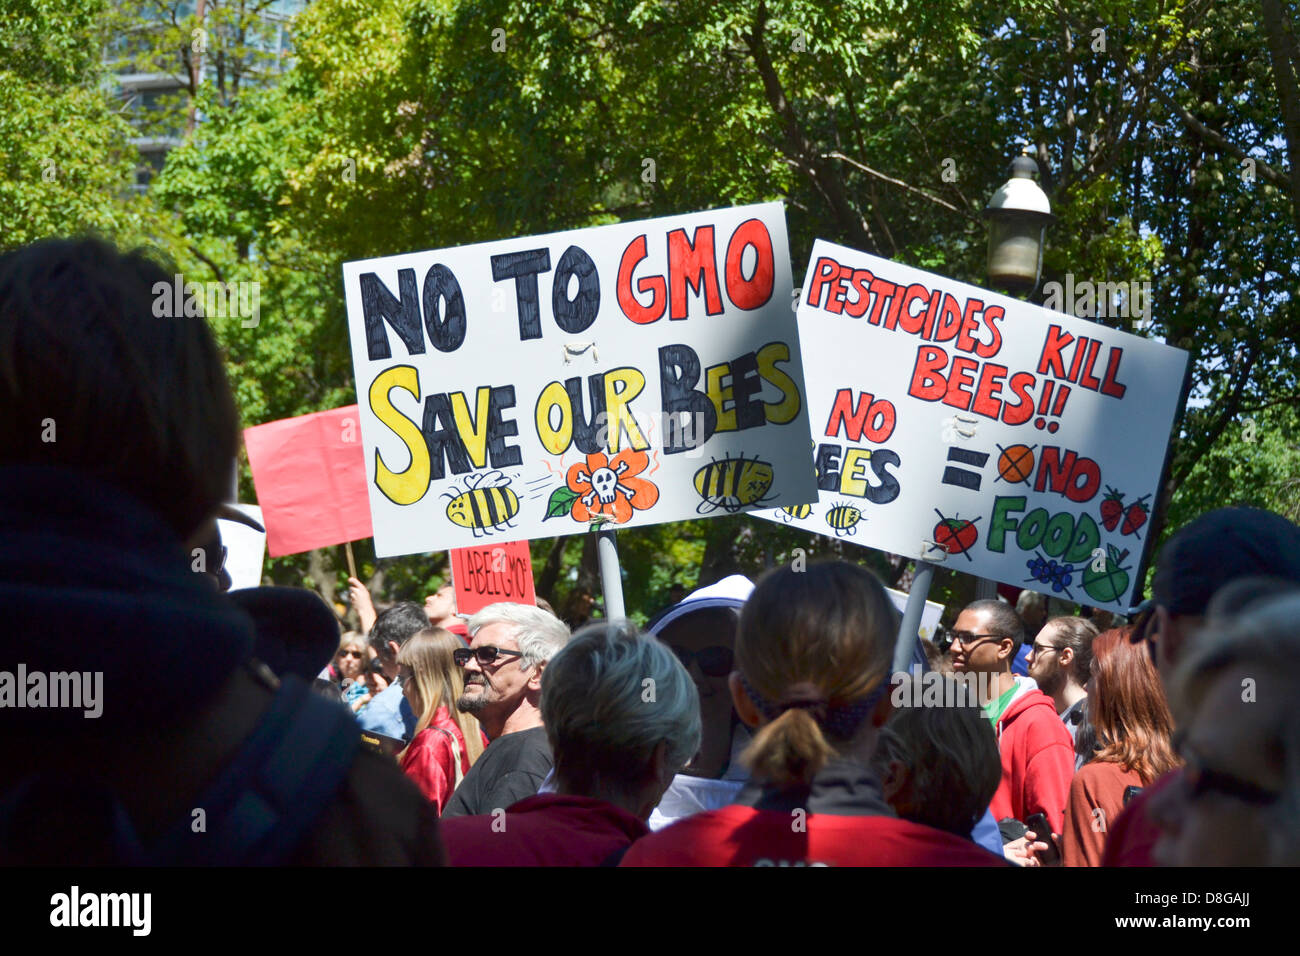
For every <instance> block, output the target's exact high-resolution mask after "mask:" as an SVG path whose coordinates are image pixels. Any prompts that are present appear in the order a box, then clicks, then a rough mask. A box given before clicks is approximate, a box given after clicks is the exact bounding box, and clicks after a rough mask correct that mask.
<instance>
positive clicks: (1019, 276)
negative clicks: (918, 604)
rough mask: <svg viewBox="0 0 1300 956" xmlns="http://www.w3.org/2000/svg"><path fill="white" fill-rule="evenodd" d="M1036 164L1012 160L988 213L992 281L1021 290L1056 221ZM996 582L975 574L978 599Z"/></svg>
mask: <svg viewBox="0 0 1300 956" xmlns="http://www.w3.org/2000/svg"><path fill="white" fill-rule="evenodd" d="M1037 175H1038V164H1037V163H1036V162H1034V160H1033V159H1032V158H1031V157H1030V155H1029V149H1028V147H1026V148H1025V151H1024V152H1023V153H1022V154H1021V155H1020V156H1017V157H1016V158H1015V159H1013V160H1012V161H1011V178H1010V179H1008V180H1007V181H1006V182H1005V183H1003V184H1002V185H1001V186H1000V187H999V188H998V191H997V192H995V193H994V194H993V198H992V199H990V200H989V204H988V207H987V208H986V209H985V210H984V218H985V219H987V220H988V222H989V263H988V273H989V284H990V285H996V286H1001V287H1002V288H1004V289H1007V290H1009V291H1012V292H1014V293H1016V294H1017V295H1022V294H1023V295H1029V294H1030V293H1032V292H1033V291H1034V289H1036V288H1038V280H1039V278H1041V276H1042V272H1043V245H1044V241H1043V238H1044V233H1045V232H1046V230H1047V227H1048V226H1049V225H1050V224H1051V223H1053V222H1054V221H1055V220H1056V217H1055V216H1053V215H1052V204H1051V203H1050V202H1049V201H1048V199H1047V194H1046V193H1045V192H1043V191H1042V189H1040V188H1039V186H1038V183H1037V182H1035V181H1034V177H1035V176H1037ZM997 594H998V591H997V583H996V582H994V581H990V580H988V579H987V578H977V579H976V582H975V599H976V600H979V601H982V600H987V599H990V598H996V597H997Z"/></svg>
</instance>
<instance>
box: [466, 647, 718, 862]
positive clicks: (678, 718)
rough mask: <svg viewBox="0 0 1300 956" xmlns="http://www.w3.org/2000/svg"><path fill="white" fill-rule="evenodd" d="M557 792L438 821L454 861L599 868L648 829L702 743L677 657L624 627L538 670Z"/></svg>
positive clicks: (689, 686)
mask: <svg viewBox="0 0 1300 956" xmlns="http://www.w3.org/2000/svg"><path fill="white" fill-rule="evenodd" d="M540 706H541V716H542V723H543V725H544V726H545V727H546V736H547V739H548V740H549V741H550V746H551V753H552V755H553V757H554V760H555V792H554V793H539V794H537V795H536V796H533V797H526V798H525V799H523V800H520V801H518V802H517V803H514V804H513V805H511V806H510V807H508V808H506V809H504V810H502V809H498V810H495V811H493V812H492V813H488V814H482V815H471V816H460V817H449V818H444V819H443V821H442V836H443V842H444V844H445V845H446V847H447V859H448V861H449V862H450V863H451V864H452V865H453V866H599V865H601V864H609V863H613V862H614V861H615V860H617V858H618V857H619V856H621V854H622V853H623V852H624V851H625V850H626V849H627V847H628V846H629V844H631V843H632V841H634V840H636V839H638V838H640V837H642V836H644V835H645V834H646V833H649V832H650V831H649V827H648V826H647V825H646V821H647V819H649V817H650V812H651V811H652V810H653V809H654V808H655V807H656V806H657V805H658V803H659V801H660V799H661V798H662V797H663V794H664V791H665V790H666V789H667V788H668V784H669V783H670V782H671V781H672V779H673V776H674V775H675V774H676V773H677V772H678V771H680V770H681V769H682V768H683V767H684V766H686V762H687V761H688V760H690V759H691V757H692V756H694V754H695V753H696V751H698V750H699V747H700V701H699V695H698V694H697V692H696V690H695V682H694V681H693V680H692V679H691V676H690V674H688V673H687V671H686V668H685V667H684V666H683V665H682V663H681V661H679V660H678V659H677V655H676V654H674V653H673V652H672V651H670V650H669V649H668V647H667V646H666V645H664V644H662V643H660V642H659V641H657V640H655V639H654V638H652V637H646V636H642V635H639V634H638V633H637V632H636V629H635V628H634V627H633V626H632V625H630V624H628V623H626V622H619V623H615V624H607V623H605V622H601V623H598V624H593V625H589V626H588V627H585V628H583V629H582V630H581V631H579V632H578V633H577V634H575V635H574V636H573V638H572V639H571V640H570V641H569V642H568V644H567V645H565V647H564V649H563V650H561V651H560V652H559V653H557V654H556V655H555V656H554V657H553V658H551V660H550V662H549V663H548V664H547V665H546V670H545V671H544V672H543V674H542V694H541V704H540Z"/></svg>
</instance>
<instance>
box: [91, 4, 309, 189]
mask: <svg viewBox="0 0 1300 956" xmlns="http://www.w3.org/2000/svg"><path fill="white" fill-rule="evenodd" d="M309 2H310V0H273V2H272V3H270V4H269V5H268V6H266V7H265V8H263V9H261V10H257V11H252V10H250V9H249V7H250V6H251V4H250V2H249V0H170V2H168V0H134V2H131V3H126V4H122V5H121V6H119V8H118V15H119V18H120V23H121V26H120V28H119V29H118V30H117V31H116V33H115V35H114V37H113V39H112V41H111V42H110V43H109V44H108V47H107V49H106V51H105V65H106V67H107V72H108V73H109V74H110V76H111V78H112V87H113V88H112V90H111V95H113V96H115V97H116V98H117V99H118V100H119V101H120V102H121V103H122V106H123V109H124V111H125V112H126V114H127V116H128V118H129V120H130V123H131V125H132V126H133V127H134V129H135V131H136V135H135V136H134V137H133V138H132V140H131V142H132V144H133V145H134V146H135V147H136V149H138V150H139V151H140V164H139V165H138V167H137V169H136V179H135V188H136V189H137V190H141V191H143V190H144V189H146V188H148V185H149V182H150V181H151V180H152V179H153V177H154V176H155V175H157V174H158V173H159V172H160V171H161V170H162V168H163V163H164V162H165V161H166V159H167V153H168V152H169V151H170V150H171V149H172V148H173V147H175V146H179V145H180V143H181V141H182V139H183V137H184V136H185V132H186V130H187V128H189V127H190V126H191V125H192V124H193V123H198V122H202V119H203V117H202V115H201V114H200V113H198V112H197V111H196V110H195V109H194V106H193V104H192V103H191V97H190V94H189V91H190V86H191V77H192V75H193V72H194V71H197V72H198V74H199V77H198V84H199V85H200V86H202V85H204V84H207V85H210V86H212V87H213V88H215V89H216V91H217V93H218V95H219V96H222V97H224V98H225V99H226V100H227V101H230V100H232V99H233V98H234V97H235V96H236V95H237V92H238V91H241V90H246V89H248V88H250V87H256V86H260V85H264V84H266V83H269V82H274V80H275V78H276V77H278V76H279V75H280V74H281V73H283V72H284V71H285V70H286V69H288V68H289V66H290V64H291V63H292V45H291V41H290V36H289V26H290V21H291V20H292V19H293V17H294V16H295V15H297V14H298V13H300V12H301V11H302V10H303V9H304V8H305V7H306V6H307V4H308V3H309Z"/></svg>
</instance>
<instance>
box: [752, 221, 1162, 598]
mask: <svg viewBox="0 0 1300 956" xmlns="http://www.w3.org/2000/svg"><path fill="white" fill-rule="evenodd" d="M798 318H799V337H800V340H801V342H802V343H803V349H804V368H805V370H806V373H807V377H808V382H809V388H810V392H809V396H808V405H809V414H810V415H811V417H812V421H813V432H814V435H815V438H814V444H813V461H814V465H815V468H816V472H817V486H818V489H819V494H818V497H817V499H816V500H815V501H813V499H811V498H810V499H809V501H813V503H812V504H803V505H796V506H793V507H785V508H782V509H776V510H774V511H770V512H765V513H764V514H763V515H762V517H765V518H769V519H772V520H779V521H785V522H790V523H793V524H796V525H798V526H800V527H803V528H806V529H807V530H810V531H816V532H819V533H821V534H827V535H836V536H838V537H840V538H843V539H845V540H849V541H853V542H855V543H857V544H863V545H868V546H870V547H873V548H880V549H882V550H885V551H891V552H893V553H895V554H902V555H907V556H909V557H913V558H924V559H926V560H929V561H935V562H938V561H942V562H943V563H944V564H945V565H947V566H950V567H956V568H957V569H959V570H962V571H966V572H968V573H970V574H974V575H979V576H981V577H986V578H992V579H994V580H997V581H1002V582H1004V583H1007V584H1013V585H1018V586H1020V587H1027V588H1030V589H1032V590H1036V591H1043V592H1045V593H1048V594H1054V595H1056V596H1058V597H1063V598H1067V599H1070V600H1075V601H1078V602H1080V603H1082V604H1090V605H1093V606H1097V607H1107V608H1110V609H1120V608H1127V607H1128V606H1129V602H1130V600H1131V598H1132V595H1133V588H1134V586H1135V585H1137V584H1138V583H1139V582H1138V580H1137V573H1138V572H1137V569H1138V568H1139V567H1141V565H1142V557H1143V554H1144V552H1145V549H1146V547H1147V543H1148V542H1147V540H1146V539H1147V535H1146V533H1145V529H1144V526H1145V524H1146V521H1147V513H1148V509H1149V508H1150V505H1151V502H1152V500H1153V499H1154V497H1155V495H1156V491H1157V484H1158V483H1159V481H1160V475H1161V470H1162V468H1163V464H1164V459H1165V452H1166V446H1167V444H1168V440H1169V432H1170V428H1171V426H1172V423H1173V418H1174V414H1175V407H1176V405H1177V402H1178V396H1179V392H1180V389H1181V385H1182V381H1183V374H1184V371H1185V369H1186V365H1187V353H1185V352H1183V351H1181V350H1179V349H1175V348H1171V347H1169V346H1167V345H1163V344H1161V343H1159V342H1153V341H1150V340H1148V339H1143V338H1139V337H1137V336H1134V335H1129V334H1127V333H1124V332H1117V331H1115V330H1113V329H1108V328H1105V327H1103V326H1101V325H1097V324H1096V323H1093V322H1088V321H1084V320H1082V319H1076V318H1074V317H1072V316H1067V315H1064V314H1061V313H1057V312H1050V311H1048V310H1046V309H1043V308H1040V307H1038V306H1034V305H1030V304H1028V303H1024V302H1020V301H1018V300H1016V299H1012V298H1009V297H1006V296H1001V295H997V294H995V293H991V292H986V291H985V290H982V289H978V288H976V287H974V286H970V285H965V284H964V283H960V282H954V281H952V280H949V279H944V278H941V277H939V276H936V275H932V274H930V273H926V272H921V271H920V270H917V269H912V268H908V267H907V266H902V265H898V264H897V263H894V262H890V261H888V260H885V259H879V258H876V257H874V256H869V255H866V254H864V253H860V252H855V251H853V250H851V249H845V248H843V247H840V246H835V245H832V244H830V243H827V242H822V241H819V242H818V243H817V244H816V246H815V247H814V249H813V256H812V259H811V261H810V263H809V267H808V273H807V277H806V278H805V280H804V285H803V287H802V290H801V292H800V300H799V311H798Z"/></svg>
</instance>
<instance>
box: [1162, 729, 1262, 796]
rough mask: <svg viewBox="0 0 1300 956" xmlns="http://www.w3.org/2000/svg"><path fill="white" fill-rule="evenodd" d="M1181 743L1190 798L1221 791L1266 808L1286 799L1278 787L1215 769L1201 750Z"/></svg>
mask: <svg viewBox="0 0 1300 956" xmlns="http://www.w3.org/2000/svg"><path fill="white" fill-rule="evenodd" d="M1179 743H1180V746H1179V747H1178V750H1179V755H1180V756H1181V757H1182V758H1183V760H1184V762H1185V766H1184V767H1183V770H1182V774H1183V783H1184V784H1185V786H1186V787H1187V798H1188V799H1189V800H1195V799H1196V798H1197V797H1200V796H1201V795H1202V794H1206V793H1219V794H1223V795H1224V796H1228V797H1234V798H1236V799H1237V800H1241V801H1242V802H1243V803H1249V804H1252V805H1253V806H1257V807H1266V806H1268V805H1269V804H1273V803H1277V801H1278V800H1280V799H1282V793H1281V792H1280V791H1278V790H1270V789H1268V788H1266V787H1261V786H1260V785H1259V784H1256V783H1252V782H1251V781H1249V780H1243V779H1241V778H1240V777H1238V776H1235V775H1233V774H1230V773H1224V772H1223V771H1221V770H1212V769H1211V768H1209V767H1207V766H1206V765H1205V758H1203V757H1202V756H1201V755H1200V754H1199V753H1197V752H1196V751H1195V750H1194V749H1192V748H1190V747H1188V746H1187V745H1186V743H1182V742H1179Z"/></svg>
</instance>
